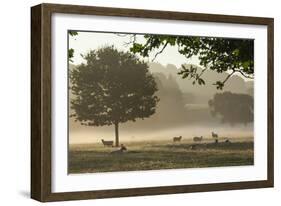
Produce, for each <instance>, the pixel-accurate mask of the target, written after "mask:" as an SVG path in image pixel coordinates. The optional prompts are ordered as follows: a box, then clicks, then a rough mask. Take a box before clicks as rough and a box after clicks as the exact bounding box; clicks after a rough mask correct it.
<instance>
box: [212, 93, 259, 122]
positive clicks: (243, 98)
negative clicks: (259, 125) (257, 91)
mask: <svg viewBox="0 0 281 206" xmlns="http://www.w3.org/2000/svg"><path fill="white" fill-rule="evenodd" d="M209 106H210V109H211V114H212V115H214V116H218V117H220V118H221V120H222V122H223V123H230V124H231V125H235V124H238V123H243V124H245V125H247V124H248V123H250V122H253V119H254V101H253V97H252V96H250V95H247V94H235V93H231V92H224V93H217V94H215V95H214V98H213V99H212V100H210V101H209Z"/></svg>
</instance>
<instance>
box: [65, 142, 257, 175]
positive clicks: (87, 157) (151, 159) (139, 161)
mask: <svg viewBox="0 0 281 206" xmlns="http://www.w3.org/2000/svg"><path fill="white" fill-rule="evenodd" d="M230 141H231V143H226V142H223V141H222V142H219V143H218V144H215V143H214V141H213V140H204V141H202V142H201V143H194V142H192V141H191V140H184V141H181V142H176V143H173V142H172V141H149V142H148V141H143V142H131V143H124V144H125V145H126V147H127V149H128V151H126V152H124V153H121V154H112V153H111V152H112V151H114V150H117V148H114V147H104V146H103V145H102V144H101V143H96V144H85V145H82V144H75V145H70V147H69V168H68V169H69V173H92V172H112V171H134V170H158V169H175V168H200V167H201V168H202V167H219V166H238V165H252V164H253V163H254V152H253V150H254V144H253V138H243V139H242V138H241V139H230Z"/></svg>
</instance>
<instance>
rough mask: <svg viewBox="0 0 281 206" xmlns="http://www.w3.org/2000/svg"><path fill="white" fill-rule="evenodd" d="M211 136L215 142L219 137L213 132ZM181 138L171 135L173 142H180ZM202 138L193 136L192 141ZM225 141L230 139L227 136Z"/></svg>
mask: <svg viewBox="0 0 281 206" xmlns="http://www.w3.org/2000/svg"><path fill="white" fill-rule="evenodd" d="M212 137H213V139H214V140H215V143H218V141H219V140H218V139H219V135H218V134H216V133H215V132H212ZM181 140H182V136H178V137H173V142H180V141H181ZM202 140H203V136H200V137H197V136H195V137H193V141H194V142H201V141H202ZM225 142H228V143H230V140H229V139H228V138H226V140H225Z"/></svg>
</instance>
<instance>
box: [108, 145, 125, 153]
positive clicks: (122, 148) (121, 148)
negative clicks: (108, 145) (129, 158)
mask: <svg viewBox="0 0 281 206" xmlns="http://www.w3.org/2000/svg"><path fill="white" fill-rule="evenodd" d="M124 151H127V148H126V147H125V145H123V144H121V147H120V149H118V150H115V151H112V152H110V153H111V154H122V153H123V152H124Z"/></svg>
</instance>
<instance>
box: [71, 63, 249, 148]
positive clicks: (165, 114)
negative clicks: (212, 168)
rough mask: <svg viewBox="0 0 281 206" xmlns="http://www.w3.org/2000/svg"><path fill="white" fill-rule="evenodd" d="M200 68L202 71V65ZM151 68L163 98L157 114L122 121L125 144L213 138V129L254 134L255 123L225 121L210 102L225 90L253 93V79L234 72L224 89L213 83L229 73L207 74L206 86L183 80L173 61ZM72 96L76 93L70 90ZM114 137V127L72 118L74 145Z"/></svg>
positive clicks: (237, 134) (222, 132)
mask: <svg viewBox="0 0 281 206" xmlns="http://www.w3.org/2000/svg"><path fill="white" fill-rule="evenodd" d="M186 66H187V67H190V66H194V65H186ZM73 67H75V66H74V65H70V69H73ZM197 68H198V70H199V71H200V70H201V68H200V67H198V66H197ZM149 70H150V72H151V73H152V74H153V76H154V78H155V80H156V82H157V86H158V91H157V96H158V97H159V98H160V101H159V103H158V105H157V107H156V113H155V114H153V115H152V116H151V117H149V118H145V119H143V120H142V119H137V121H136V122H126V123H122V124H120V126H119V127H120V129H119V131H120V134H119V135H120V142H121V143H122V142H138V141H163V140H171V141H172V138H173V137H174V136H182V137H183V139H191V138H193V137H194V136H203V137H204V138H212V137H211V132H212V131H214V132H216V133H217V134H218V135H219V136H220V137H228V138H241V137H243V138H244V137H251V138H252V137H253V123H249V124H247V125H244V124H235V125H230V124H228V123H222V122H221V119H220V118H219V117H214V116H212V115H211V112H210V108H209V105H208V101H209V100H210V99H212V98H213V97H214V95H215V94H216V93H222V92H225V91H230V92H232V93H242V94H248V95H251V96H253V91H254V90H253V81H248V80H245V79H244V78H242V77H241V76H238V75H233V76H232V77H231V78H230V79H229V81H228V82H227V84H226V85H225V87H224V89H223V90H222V91H220V90H217V89H216V87H215V86H213V85H212V83H213V82H214V81H215V80H218V79H224V78H225V76H227V73H220V74H218V73H216V72H214V71H207V72H206V73H205V74H204V77H205V79H206V85H197V84H196V85H193V84H192V81H191V80H189V79H182V78H181V77H180V76H179V75H178V74H177V72H178V68H177V67H176V66H174V65H172V64H168V65H165V66H164V65H161V64H160V63H150V64H149ZM71 98H73V95H72V94H71V91H70V99H71ZM70 113H71V109H70ZM114 138H115V133H114V126H100V127H97V126H84V125H81V124H80V123H79V122H75V121H74V119H73V118H69V142H70V144H84V143H101V139H104V140H112V141H114Z"/></svg>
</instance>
